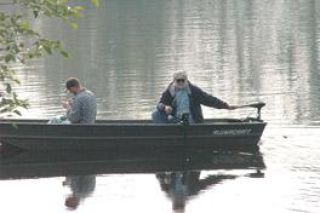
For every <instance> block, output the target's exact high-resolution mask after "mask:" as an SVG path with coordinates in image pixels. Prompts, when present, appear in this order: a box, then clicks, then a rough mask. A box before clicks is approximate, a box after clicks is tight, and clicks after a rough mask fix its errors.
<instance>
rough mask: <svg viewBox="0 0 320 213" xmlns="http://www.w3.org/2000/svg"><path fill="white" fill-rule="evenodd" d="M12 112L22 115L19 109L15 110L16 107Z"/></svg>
mask: <svg viewBox="0 0 320 213" xmlns="http://www.w3.org/2000/svg"><path fill="white" fill-rule="evenodd" d="M13 113H15V114H17V115H19V116H21V115H22V114H21V112H20V111H19V110H17V109H16V110H14V111H13Z"/></svg>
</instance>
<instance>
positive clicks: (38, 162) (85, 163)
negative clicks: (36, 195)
mask: <svg viewBox="0 0 320 213" xmlns="http://www.w3.org/2000/svg"><path fill="white" fill-rule="evenodd" d="M142 153H144V154H142ZM48 156H49V157H48ZM138 156H139V157H137V154H136V153H135V154H133V153H132V152H125V153H119V152H118V153H96V152H95V153H91V154H87V155H84V154H83V153H78V154H72V153H62V154H61V153H60V154H59V155H55V156H53V155H51V156H50V154H48V153H45V154H36V153H19V154H17V155H13V156H11V157H10V156H6V157H4V158H1V160H0V179H2V180H5V179H10V180H12V179H26V178H48V177H65V179H64V180H63V183H62V185H64V186H65V187H67V188H68V189H69V190H68V191H70V192H68V193H66V194H65V200H64V204H65V206H66V207H68V208H69V209H71V210H75V209H77V208H80V207H81V206H85V205H86V202H85V200H86V199H87V198H88V197H90V196H92V194H93V193H94V191H95V190H96V187H97V186H99V184H96V181H97V180H96V178H97V177H99V178H103V179H108V178H111V179H112V177H110V176H109V177H107V176H105V175H106V174H108V175H112V174H121V175H122V176H126V175H129V174H141V175H150V174H153V177H156V179H157V180H158V184H159V185H160V189H161V190H162V191H163V192H164V195H166V196H167V197H168V198H169V199H170V200H171V202H172V209H173V210H174V211H184V209H185V208H187V203H188V202H190V201H191V200H194V199H200V197H199V194H200V192H201V191H207V190H214V189H213V188H212V186H214V185H217V184H221V183H222V182H223V181H225V180H232V179H236V178H238V177H243V176H247V177H263V173H262V172H261V171H262V170H263V169H265V164H264V160H263V156H262V154H261V153H260V152H259V150H257V149H254V150H240V151H237V150H235V151H222V150H219V151H217V150H192V151H186V152H183V151H181V150H180V152H171V153H170V152H163V151H161V152H158V151H150V152H148V153H146V152H141V153H140V154H139V155H138ZM251 170H254V172H253V173H252V172H251ZM235 171H243V172H241V173H242V174H234V173H235ZM229 172H230V173H229ZM150 177H151V176H150ZM110 181H112V180H110ZM128 184H129V183H128ZM114 187H117V186H116V185H115V186H114ZM139 187H146V185H143V186H139ZM128 193H129V192H128ZM130 193H134V192H130ZM31 195H32V194H31ZM145 196H149V195H145ZM80 204H82V205H80Z"/></svg>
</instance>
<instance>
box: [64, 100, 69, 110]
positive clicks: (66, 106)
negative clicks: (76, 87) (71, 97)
mask: <svg viewBox="0 0 320 213" xmlns="http://www.w3.org/2000/svg"><path fill="white" fill-rule="evenodd" d="M62 107H63V108H64V109H69V108H70V103H69V101H65V102H63V103H62Z"/></svg>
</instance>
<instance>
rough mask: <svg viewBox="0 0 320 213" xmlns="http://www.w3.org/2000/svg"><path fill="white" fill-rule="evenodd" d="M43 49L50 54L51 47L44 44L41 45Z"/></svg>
mask: <svg viewBox="0 0 320 213" xmlns="http://www.w3.org/2000/svg"><path fill="white" fill-rule="evenodd" d="M43 49H44V50H45V51H46V52H47V53H48V54H49V55H51V54H52V50H51V47H49V46H47V45H44V46H43Z"/></svg>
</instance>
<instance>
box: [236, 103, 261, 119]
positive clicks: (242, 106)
mask: <svg viewBox="0 0 320 213" xmlns="http://www.w3.org/2000/svg"><path fill="white" fill-rule="evenodd" d="M265 105H266V103H264V102H258V103H252V104H244V105H238V106H235V107H236V109H241V108H256V109H257V110H258V116H257V119H258V120H261V109H262V107H264V106H265Z"/></svg>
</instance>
